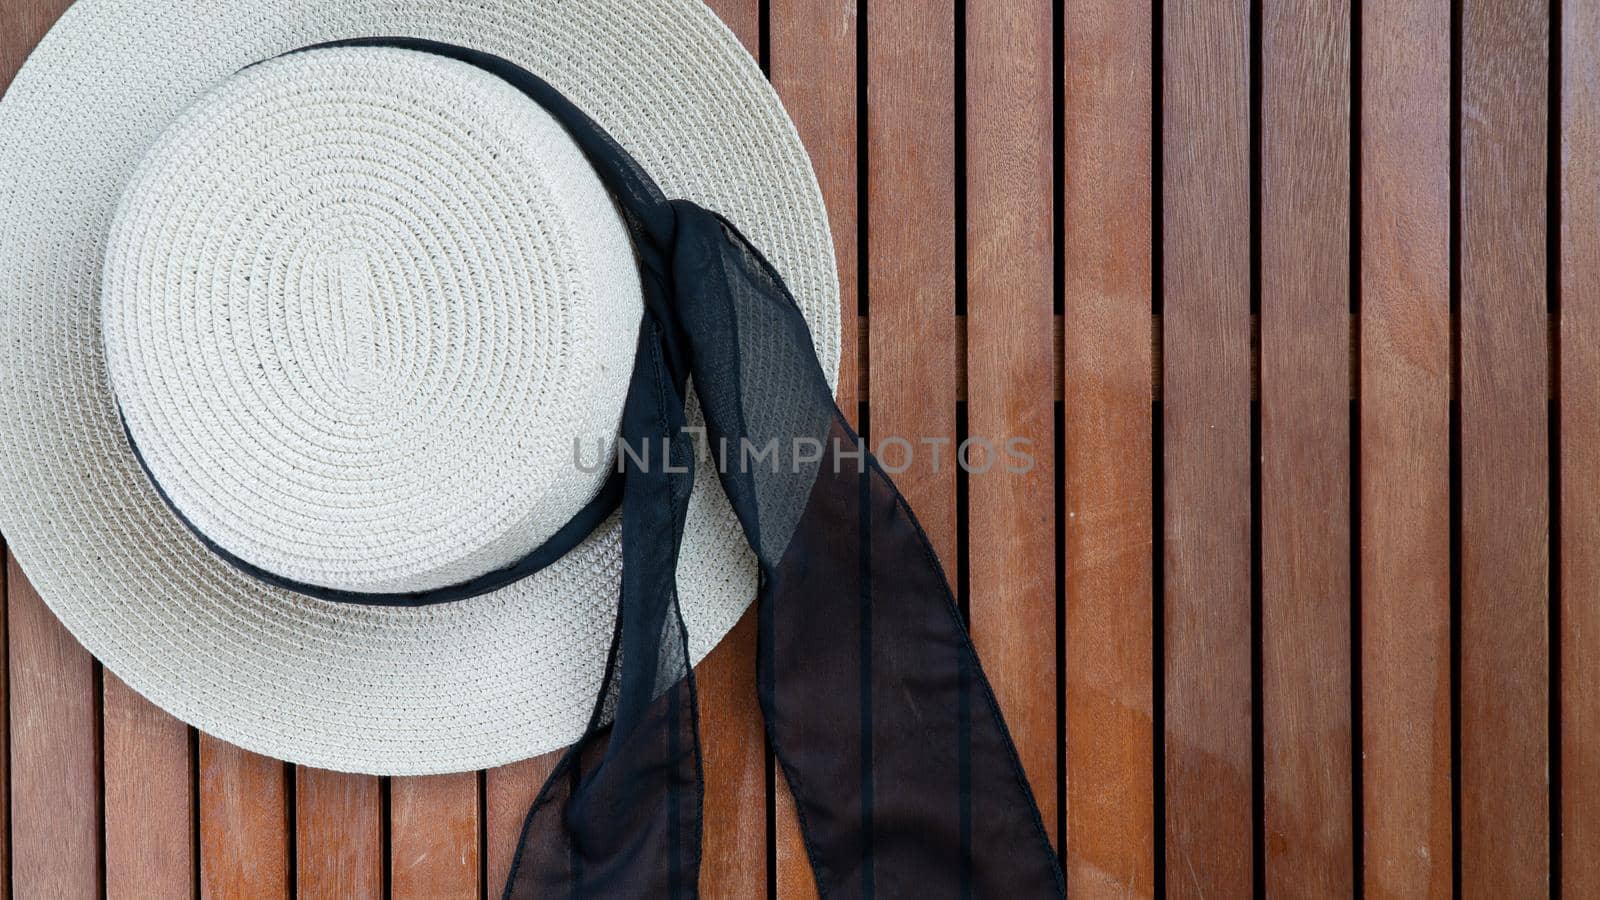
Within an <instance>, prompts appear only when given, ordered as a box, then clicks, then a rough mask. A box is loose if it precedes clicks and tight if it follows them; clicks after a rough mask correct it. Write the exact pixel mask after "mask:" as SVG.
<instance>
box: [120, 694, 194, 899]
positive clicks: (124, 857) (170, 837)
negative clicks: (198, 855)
mask: <svg viewBox="0 0 1600 900" xmlns="http://www.w3.org/2000/svg"><path fill="white" fill-rule="evenodd" d="M101 697H102V700H101V706H102V709H103V714H102V715H103V725H102V728H103V733H104V743H105V791H106V794H105V818H106V822H105V842H106V873H105V874H106V896H107V897H138V896H149V897H170V898H173V900H177V898H182V897H193V896H194V893H195V854H194V849H195V848H194V825H195V823H194V763H195V760H194V754H193V752H192V749H191V742H190V734H191V732H190V729H189V726H187V725H185V724H183V723H182V722H179V721H178V720H177V719H174V718H173V717H172V716H170V715H168V714H167V713H165V712H163V711H161V710H160V709H158V708H156V706H155V705H154V704H152V703H151V702H150V701H148V700H146V699H144V698H143V697H141V696H139V695H138V694H137V693H135V692H134V691H133V689H132V688H130V687H128V686H127V685H126V684H124V683H123V682H122V680H121V679H119V678H117V676H115V675H113V674H111V673H110V672H106V673H105V675H104V681H103V684H102V688H101Z"/></svg>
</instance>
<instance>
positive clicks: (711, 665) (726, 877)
mask: <svg viewBox="0 0 1600 900" xmlns="http://www.w3.org/2000/svg"><path fill="white" fill-rule="evenodd" d="M755 674H756V610H755V609H754V608H753V607H752V608H751V609H750V611H749V612H747V613H746V614H745V616H744V618H743V619H741V620H740V621H739V624H738V625H737V626H735V627H734V629H733V631H731V632H729V633H728V636H727V637H725V638H723V640H722V643H720V644H718V645H717V647H716V649H715V650H712V651H711V653H710V654H709V655H708V656H707V657H706V658H705V659H704V660H703V661H702V662H701V663H700V665H699V666H698V667H697V668H696V670H695V686H696V688H697V689H698V690H699V703H700V752H701V763H702V766H703V769H704V772H705V797H704V800H703V801H702V810H703V811H702V815H703V817H704V819H703V823H704V827H703V829H702V843H701V848H700V853H701V857H700V879H701V885H700V894H701V896H702V897H706V898H717V897H727V898H742V897H753V896H758V895H760V894H762V893H764V892H765V891H766V889H767V803H766V796H767V753H766V735H765V732H764V730H763V728H762V724H761V706H760V703H759V702H758V698H757V695H756V678H755Z"/></svg>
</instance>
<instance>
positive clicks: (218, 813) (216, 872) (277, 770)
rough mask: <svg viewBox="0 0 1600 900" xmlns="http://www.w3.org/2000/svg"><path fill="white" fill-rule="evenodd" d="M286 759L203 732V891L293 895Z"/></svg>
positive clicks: (269, 898)
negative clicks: (255, 750) (251, 749)
mask: <svg viewBox="0 0 1600 900" xmlns="http://www.w3.org/2000/svg"><path fill="white" fill-rule="evenodd" d="M288 772H289V766H288V765H287V764H286V763H283V762H279V761H278V760H275V759H268V758H266V757H264V756H260V755H257V754H255V753H251V752H249V751H247V750H241V749H239V748H238V747H235V746H233V745H232V744H229V743H227V742H226V741H222V740H218V739H217V738H214V737H212V736H210V735H208V734H202V735H200V895H201V896H202V897H205V898H215V900H223V898H228V900H232V898H236V897H247V898H252V900H254V898H261V900H273V898H285V897H288V896H289V841H290V834H289V814H288V808H289V807H288V797H289V785H288V781H289V778H288Z"/></svg>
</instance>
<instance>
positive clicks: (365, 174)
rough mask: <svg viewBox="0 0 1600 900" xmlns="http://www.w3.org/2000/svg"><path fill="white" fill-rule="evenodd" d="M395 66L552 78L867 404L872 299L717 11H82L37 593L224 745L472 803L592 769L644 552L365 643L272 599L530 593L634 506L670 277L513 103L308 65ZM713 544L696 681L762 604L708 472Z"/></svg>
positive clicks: (39, 67) (16, 454)
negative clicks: (420, 42)
mask: <svg viewBox="0 0 1600 900" xmlns="http://www.w3.org/2000/svg"><path fill="white" fill-rule="evenodd" d="M378 35H407V36H412V37H417V38H424V39H431V40H436V41H442V42H448V43H451V44H456V45H461V46H464V47H468V48H473V49H477V50H483V51H486V52H489V53H492V54H495V55H497V56H500V57H504V58H505V59H508V60H510V61H512V62H514V63H516V64H518V65H520V66H522V67H524V68H526V69H528V70H529V71H531V72H533V73H535V74H537V75H539V76H541V77H543V78H544V79H546V80H547V81H549V82H550V83H551V84H552V85H553V86H555V87H556V88H557V89H558V90H560V91H561V92H562V93H563V94H565V95H566V96H567V97H569V98H570V99H571V100H572V101H573V102H575V103H576V104H577V105H578V106H580V107H581V108H582V109H583V110H584V111H586V112H587V113H588V114H589V115H590V116H591V117H593V118H594V119H595V120H596V121H597V122H598V123H599V124H600V125H601V126H602V127H604V128H605V129H606V130H607V131H609V132H610V133H611V134H612V135H613V136H615V138H616V139H617V140H618V142H620V143H621V144H622V145H623V146H624V147H625V148H626V150H627V151H628V152H629V153H631V154H632V156H633V157H634V158H636V159H637V160H638V161H639V162H640V163H641V164H642V165H643V166H644V167H645V168H647V169H648V170H649V172H650V173H651V174H652V175H653V176H654V178H655V179H656V180H657V181H658V182H659V183H660V184H661V186H662V188H663V189H664V190H666V191H667V192H669V193H670V194H671V195H673V196H677V197H683V198H687V199H690V200H694V201H696V202H698V203H700V204H702V205H704V206H706V207H707V208H710V209H714V210H716V211H718V212H720V213H722V214H724V215H726V216H727V217H728V218H729V219H730V220H731V221H733V222H734V223H735V224H737V225H738V226H739V228H740V229H741V230H742V231H744V232H745V233H746V234H748V235H749V236H750V237H751V238H752V239H753V240H754V241H756V242H757V243H758V244H759V245H760V246H761V247H762V248H763V250H764V252H765V253H766V255H767V256H768V257H769V258H770V259H771V260H772V262H773V263H774V265H775V266H776V267H777V268H778V270H779V271H780V273H781V274H782V276H783V278H784V280H785V282H786V283H787V284H788V286H789V288H790V289H791V290H792V291H793V293H794V295H795V297H796V299H797V300H798V302H799V303H800V305H801V307H802V310H803V312H804V313H805V315H806V318H807V320H808V322H809V325H810V328H811V332H812V336H813V341H814V344H815V347H816V351H817V356H818V358H819V359H820V360H821V361H822V364H823V368H824V371H825V372H827V373H828V374H829V376H830V379H831V377H832V376H833V373H834V372H835V370H836V367H837V363H838V356H839V346H838V344H839V342H838V286H837V279H836V274H835V270H834V257H833V251H832V245H831V242H830V239H829V232H828V227H827V221H826V217H825V214H824V211H823V207H822V200H821V196H820V193H819V191H818V188H817V184H816V180H815V177H814V175H813V174H812V171H811V168H810V165H809V162H808V161H807V159H806V156H805V153H804V150H803V149H802V148H801V146H800V142H799V140H798V138H797V136H796V134H795V131H794V128H793V126H792V125H791V123H790V122H789V120H788V118H787V117H786V116H785V114H784V112H783V110H782V107H781V106H780V104H779V102H778V99H777V97H776V95H775V94H774V93H773V91H772V90H771V88H770V87H769V86H768V84H767V83H766V81H765V80H764V79H763V78H762V75H761V73H760V71H759V70H758V68H757V67H756V64H755V63H754V61H753V60H752V59H751V58H750V57H749V55H748V54H747V53H745V51H744V50H743V49H742V48H741V47H740V45H739V43H738V42H737V40H736V39H735V38H734V37H733V35H732V34H731V33H730V32H729V31H728V30H727V29H726V27H725V26H723V25H722V24H721V23H720V22H719V21H718V20H717V18H716V16H715V15H714V14H712V13H711V12H710V11H709V10H708V9H706V8H705V7H704V6H703V5H701V4H700V3H699V2H697V0H582V2H577V0H573V2H558V0H543V2H527V0H474V2H471V3H467V2H461V0H426V2H419V0H409V2H403V3H402V2H375V0H370V2H368V0H364V2H330V0H288V2H282V0H280V2H272V3H267V2H264V0H226V2H223V0H201V2H194V0H184V2H175V0H158V2H149V0H138V2H134V0H79V2H78V3H77V4H76V5H75V6H73V7H72V8H71V9H70V10H69V11H68V12H67V13H66V15H65V16H64V17H63V18H62V19H61V21H60V22H59V23H58V24H57V25H56V27H55V28H54V29H53V30H52V31H51V32H50V33H49V34H48V35H47V36H46V37H45V39H44V41H43V42H42V43H41V44H40V45H39V47H38V49H37V50H35V51H34V53H33V55H32V56H31V57H30V58H29V59H28V61H27V63H26V65H25V66H24V67H23V69H22V71H21V73H20V74H19V75H18V76H17V78H16V80H15V82H14V83H13V84H12V86H11V88H10V90H9V92H8V93H7V94H6V95H5V97H4V99H3V100H0V172H4V173H6V174H5V179H4V180H3V181H0V346H3V348H4V353H3V355H0V532H3V534H4V536H5V539H6V541H7V543H8V545H9V547H10V549H11V551H12V552H13V553H14V554H15V555H16V558H17V560H18V561H19V562H20V563H21V565H22V568H23V570H24V571H25V572H26V573H27V575H28V577H29V578H30V580H31V581H32V582H33V584H34V586H35V587H36V588H37V589H38V591H39V593H40V595H41V596H42V597H43V598H44V600H45V601H46V603H48V604H49V605H50V607H51V608H52V609H53V610H54V611H55V613H56V614H57V615H58V616H60V618H61V620H62V621H63V622H64V623H65V624H66V626H67V628H68V629H70V630H71V631H72V633H73V634H74V635H76V636H77V637H78V639H79V640H81V641H82V642H83V644H84V645H85V646H86V647H87V648H88V649H89V650H90V651H91V652H93V653H94V654H95V655H96V656H97V657H99V658H100V659H101V660H102V661H103V662H104V663H105V664H106V666H107V667H108V668H110V669H111V670H112V671H113V672H115V673H116V674H117V675H118V676H119V677H120V678H122V679H123V680H124V681H126V682H127V683H128V684H129V685H131V686H132V687H133V688H134V689H136V690H138V691H139V692H140V693H142V694H144V695H145V696H147V697H149V698H150V699H151V700H152V701H154V702H155V703H156V704H158V705H160V706H161V707H163V708H165V709H167V710H168V711H169V712H171V713H173V714H174V715H176V716H178V717H179V718H181V719H184V720H185V721H188V722H191V723H193V724H194V725H196V726H198V727H199V728H201V729H203V730H205V731H207V732H209V733H211V734H214V735H216V736H217V737H220V738H223V739H225V740H228V741H231V742H233V743H236V744H239V745H241V746H243V747H246V748H248V749H251V750H254V751H257V752H260V753H264V754H268V755H271V756H275V757H279V758H283V759H287V760H290V761H293V762H297V763H303V764H307V765H313V766H318V767H324V768H330V769H338V770H345V771H359V772H370V773H380V774H417V773H429V772H445V771H458V770H465V769H473V768H480V767H484V766H491V765H497V764H500V763H505V762H509V761H512V760H516V759H520V758H525V757H528V756H531V755H534V754H537V753H540V752H543V751H546V750H549V749H552V748H556V747H560V746H564V745H566V744H568V743H570V742H572V741H573V740H575V739H576V738H578V737H579V736H580V735H581V734H582V732H583V730H584V726H585V725H586V723H587V721H588V718H589V715H590V712H591V711H592V709H593V706H594V699H595V692H596V690H597V687H598V685H599V682H600V679H601V676H602V671H603V669H604V666H605V662H606V652H607V649H608V648H609V646H610V644H611V638H612V630H613V628H612V623H613V620H614V616H615V607H616V597H617V591H618V578H619V572H620V565H621V555H620V550H619V532H620V528H619V523H618V521H617V517H616V516H612V517H611V518H610V519H609V520H608V521H607V522H606V523H605V524H604V525H602V526H601V527H599V528H598V529H596V530H595V531H594V532H593V533H592V534H591V536H590V537H589V538H588V539H587V540H585V541H584V542H583V543H582V544H580V545H579V546H578V547H577V548H576V549H574V550H572V551H571V552H569V553H567V554H566V555H565V556H563V557H562V558H560V559H559V560H558V561H556V562H554V563H552V564H551V565H549V566H547V567H545V568H543V569H541V570H540V571H538V572H537V573H535V574H533V575H531V576H528V577H526V578H523V579H521V580H518V581H515V582H513V583H512V584H510V585H509V586H506V587H503V588H500V589H498V590H495V591H493V592H491V593H487V594H484V595H482V596H478V597H474V598H472V599H467V600H462V601H460V602H454V603H448V604H439V605H423V606H415V607H384V606H364V605H352V604H347V603H336V602H329V601H327V600H322V599H315V598H313V597H311V596H307V595H305V594H304V593H297V592H295V591H290V590H285V589H283V588H281V587H275V586H271V585H269V584H267V583H266V582H265V581H264V580H263V579H262V578H258V577H253V576H252V575H249V574H246V573H245V572H244V571H241V568H240V566H239V565H236V563H239V562H242V563H243V564H245V565H246V566H247V567H253V568H255V569H258V570H260V571H262V572H265V573H268V574H270V575H272V576H275V577H277V578H279V579H282V580H283V581H288V582H296V583H305V584H310V585H315V586H323V587H326V588H328V589H329V590H336V591H353V592H358V593H360V592H377V593H390V592H392V593H408V592H418V591H429V590H433V589H437V588H441V587H445V586H449V585H454V584H459V583H461V582H463V581H469V580H471V579H474V578H477V577H480V576H483V575H484V574H485V573H490V572H493V571H496V570H498V569H501V568H503V567H505V566H507V565H508V564H512V563H514V562H516V561H517V560H518V559H521V558H523V557H524V556H526V555H527V554H528V553H529V552H530V551H532V550H533V549H535V548H537V547H538V546H539V545H540V544H542V543H543V542H544V541H545V540H546V539H547V538H549V537H550V536H551V535H552V534H554V533H555V532H556V531H557V530H558V529H559V528H561V526H562V525H563V524H564V523H566V522H567V521H568V520H570V519H572V518H573V516H574V515H575V514H577V513H578V512H579V511H580V510H582V509H583V508H585V506H586V504H589V503H590V502H591V501H592V500H593V498H594V497H595V496H596V494H597V493H598V492H600V491H601V489H602V487H603V485H604V484H605V482H606V478H607V470H606V468H605V467H602V466H598V465H597V462H600V461H603V460H604V457H603V453H604V451H603V450H602V449H599V448H600V446H601V444H602V442H603V440H604V439H605V438H606V437H607V436H609V435H612V434H614V433H615V431H616V428H617V423H618V418H619V416H620V412H621V407H622V401H623V398H624V395H625V393H626V390H627V384H628V376H629V372H630V368H631V365H632V360H633V354H634V349H635V339H636V337H637V330H638V323H639V317H640V303H641V300H640V285H639V275H638V271H637V268H636V266H635V264H634V260H633V257H632V255H631V249H630V245H629V241H628V236H627V233H626V230H625V228H624V225H623V222H622V220H621V218H620V215H619V213H618V212H617V209H616V207H615V206H614V204H613V203H612V201H611V198H610V197H609V195H608V194H607V193H606V190H605V188H604V187H603V186H602V185H601V183H600V182H599V180H598V178H597V177H596V175H595V174H594V172H593V171H592V170H591V169H590V168H589V167H588V164H587V163H586V162H585V160H584V158H583V156H582V155H581V153H580V152H579V151H578V149H577V148H576V147H575V146H574V145H573V143H572V141H571V138H570V137H569V136H568V135H567V134H566V132H564V131H563V130H562V129H561V127H560V126H559V125H557V124H556V123H555V121H554V120H553V119H552V118H551V117H550V116H549V115H548V114H547V113H546V112H545V111H544V110H542V109H541V108H540V107H539V106H538V105H537V104H534V103H532V102H530V101H529V100H528V99H527V98H526V97H525V96H523V95H522V94H520V93H519V92H517V91H516V90H514V89H513V88H511V87H509V86H508V85H506V84H505V83H503V82H501V81H500V80H499V79H497V78H495V77H494V76H492V75H490V74H488V73H487V72H484V71H482V70H480V69H476V68H474V67H472V66H469V65H466V64H464V63H460V62H456V61H454V60H450V59H446V58H443V57H437V56H432V55H429V54H425V53H419V52H416V51H413V50H407V49H400V48H394V47H335V48H324V49H317V50H310V51H306V52H303V53H293V54H289V55H284V54H286V53H288V51H292V50H296V49H298V48H303V47H307V46H310V45H315V44H320V43H325V42H328V41H334V40H339V39H344V38H351V37H360V36H378ZM690 415H691V420H693V419H695V418H697V413H696V412H695V411H694V409H693V408H692V404H691V410H690ZM575 439H576V440H577V444H578V445H577V446H576V447H575V446H574V442H575ZM130 441H131V443H130ZM133 446H137V448H138V455H137V456H136V455H135V452H134V449H133ZM141 464H142V465H143V466H144V467H146V468H147V469H148V474H147V473H146V471H144V470H142V469H141ZM152 482H154V483H152ZM155 484H159V485H160V490H159V491H158V489H157V488H156V487H155ZM163 494H164V495H165V496H163ZM688 516H689V518H688V523H687V527H686V529H685V539H684V544H683V549H682V555H681V561H680V564H679V567H678V585H679V592H680V596H681V598H682V602H683V610H684V616H685V620H686V623H687V627H688V629H689V635H690V640H689V644H690V651H691V655H692V656H693V657H694V658H695V659H699V658H700V657H702V656H704V655H705V653H706V652H708V651H709V650H710V649H711V647H712V646H714V645H715V644H716V642H717V641H718V640H719V639H720V638H721V637H722V636H723V635H724V634H725V633H726V632H727V630H728V629H729V628H730V627H731V626H732V625H733V623H734V622H735V621H736V620H737V619H738V618H739V616H740V615H741V614H742V612H743V611H744V609H745V607H746V606H747V605H748V604H749V602H750V600H751V599H752V597H753V596H754V592H755V587H756V578H755V574H756V569H755V565H754V561H753V558H752V556H751V553H750V550H749V549H748V546H747V544H746V542H745V538H744V536H743V534H742V532H741V530H740V528H739V525H738V523H737V521H736V520H735V518H734V517H733V515H732V512H731V511H730V509H729V507H728V502H727V500H726V498H725V497H724V495H723V493H722V491H721V490H720V488H719V487H718V486H717V484H716V474H715V471H714V467H713V466H711V465H702V466H700V467H698V469H697V482H696V488H695V491H694V494H693V496H692V497H691V500H690V506H689V513H688ZM195 532H199V533H201V534H203V535H205V537H206V540H205V541H203V540H202V539H201V538H200V537H198V536H197V534H196V533H195ZM230 560H231V562H230Z"/></svg>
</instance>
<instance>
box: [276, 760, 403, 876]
mask: <svg viewBox="0 0 1600 900" xmlns="http://www.w3.org/2000/svg"><path fill="white" fill-rule="evenodd" d="M294 792H295V802H294V808H295V833H294V839H295V871H296V876H295V887H296V896H297V897H300V898H302V900H320V898H327V900H356V898H364V897H372V898H378V897H382V896H383V875H384V872H383V797H382V787H381V785H380V783H379V781H378V779H377V778H376V777H374V776H371V775H351V774H348V773H344V772H329V771H325V770H323V769H311V768H306V767H303V766H302V767H299V768H296V770H295V780H294Z"/></svg>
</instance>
